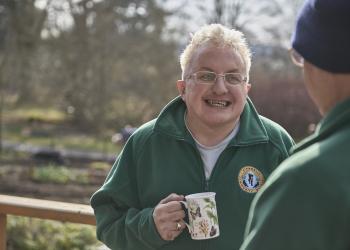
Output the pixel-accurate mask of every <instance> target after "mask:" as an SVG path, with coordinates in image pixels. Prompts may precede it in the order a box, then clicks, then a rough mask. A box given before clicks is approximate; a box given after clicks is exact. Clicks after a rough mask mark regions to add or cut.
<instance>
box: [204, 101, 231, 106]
mask: <svg viewBox="0 0 350 250" xmlns="http://www.w3.org/2000/svg"><path fill="white" fill-rule="evenodd" d="M208 103H209V104H210V105H212V106H215V107H226V106H227V102H226V101H216V100H208Z"/></svg>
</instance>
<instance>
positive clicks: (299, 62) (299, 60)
mask: <svg viewBox="0 0 350 250" xmlns="http://www.w3.org/2000/svg"><path fill="white" fill-rule="evenodd" d="M288 52H289V56H290V58H291V60H292V62H293V63H294V64H295V65H296V66H298V67H300V68H303V67H304V57H302V56H301V55H300V54H299V53H298V52H297V51H296V50H295V49H293V48H290V49H289V50H288Z"/></svg>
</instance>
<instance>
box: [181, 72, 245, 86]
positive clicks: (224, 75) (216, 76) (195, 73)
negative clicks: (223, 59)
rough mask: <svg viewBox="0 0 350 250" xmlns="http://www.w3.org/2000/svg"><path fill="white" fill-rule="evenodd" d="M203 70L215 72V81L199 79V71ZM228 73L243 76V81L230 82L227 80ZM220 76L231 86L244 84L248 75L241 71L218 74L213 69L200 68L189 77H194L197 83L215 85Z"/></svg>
mask: <svg viewBox="0 0 350 250" xmlns="http://www.w3.org/2000/svg"><path fill="white" fill-rule="evenodd" d="M201 72H206V73H211V74H214V75H215V79H214V80H213V82H203V81H200V80H199V79H197V74H198V73H201ZM227 75H237V76H238V75H239V76H240V77H241V78H242V81H241V82H239V83H237V84H232V83H230V82H228V81H227V80H226V76H227ZM218 77H222V78H223V80H224V82H225V83H227V84H228V85H229V86H236V85H241V84H244V83H246V82H247V77H246V76H243V75H242V74H241V73H235V72H230V73H224V74H217V73H215V72H213V71H209V70H200V71H197V72H194V73H192V74H190V75H189V76H188V77H187V79H191V78H193V79H194V81H195V82H196V84H207V85H214V84H215V83H216V82H217V80H218Z"/></svg>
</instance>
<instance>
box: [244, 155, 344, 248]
mask: <svg viewBox="0 0 350 250" xmlns="http://www.w3.org/2000/svg"><path fill="white" fill-rule="evenodd" d="M290 162H293V161H287V163H286V162H285V163H284V164H282V165H281V166H280V167H279V168H277V171H275V172H274V173H273V174H272V175H271V176H270V178H269V179H268V181H267V182H266V184H265V186H264V187H263V188H262V189H261V192H260V193H258V194H257V195H256V197H255V199H254V200H253V203H252V206H251V210H250V214H249V218H248V224H247V228H246V233H245V241H244V243H243V245H242V246H241V248H240V250H258V249H259V250H265V249H269V250H281V249H284V250H296V249H298V250H311V249H315V250H316V249H317V250H329V249H348V246H342V244H343V242H342V241H341V239H342V238H344V237H345V238H346V235H345V234H347V233H348V229H349V228H348V223H349V218H347V217H344V216H343V215H347V214H348V212H347V211H345V210H346V209H347V208H346V207H344V206H341V204H342V203H341V202H339V201H341V199H342V198H341V197H340V196H339V194H336V193H334V191H335V190H334V189H333V187H332V185H331V183H332V182H331V181H330V180H325V179H324V178H323V179H322V178H319V177H320V175H319V173H317V166H316V165H318V164H316V165H315V166H312V164H311V165H309V166H301V169H302V170H303V171H300V168H299V167H300V166H298V165H293V164H290V165H289V166H288V163H290Z"/></svg>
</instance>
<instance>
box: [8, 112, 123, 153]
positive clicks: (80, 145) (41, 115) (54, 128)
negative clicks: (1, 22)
mask: <svg viewBox="0 0 350 250" xmlns="http://www.w3.org/2000/svg"><path fill="white" fill-rule="evenodd" d="M2 126H3V127H2V129H3V135H2V136H3V139H4V140H8V141H11V142H17V143H28V144H33V145H36V146H46V147H55V148H65V149H74V150H84V151H95V152H102V153H107V154H117V153H119V152H120V150H121V146H120V145H116V144H113V143H112V141H111V135H112V133H111V132H106V135H102V136H96V135H93V134H87V133H82V132H81V131H77V129H74V128H72V127H71V126H69V117H68V116H67V115H65V114H64V113H63V112H61V111H58V110H55V109H39V108H28V109H16V110H11V111H9V110H7V111H6V112H4V124H3V125H2Z"/></svg>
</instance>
